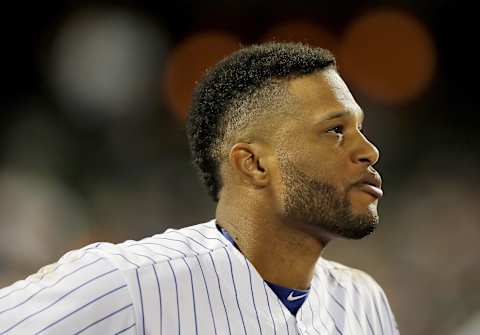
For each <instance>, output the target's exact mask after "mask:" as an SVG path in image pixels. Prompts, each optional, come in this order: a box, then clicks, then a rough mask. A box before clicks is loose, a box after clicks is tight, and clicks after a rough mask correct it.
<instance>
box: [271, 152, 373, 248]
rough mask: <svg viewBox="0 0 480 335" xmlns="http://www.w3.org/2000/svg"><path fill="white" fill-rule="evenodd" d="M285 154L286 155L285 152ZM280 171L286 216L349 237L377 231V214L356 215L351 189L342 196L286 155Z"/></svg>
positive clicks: (336, 234) (360, 236) (313, 228)
mask: <svg viewBox="0 0 480 335" xmlns="http://www.w3.org/2000/svg"><path fill="white" fill-rule="evenodd" d="M282 156H283V155H282ZM282 156H281V157H280V172H281V176H282V181H283V184H284V187H285V194H284V198H283V209H284V215H285V216H286V218H287V220H289V221H293V222H299V223H301V224H303V225H305V226H306V227H308V228H309V229H310V230H312V231H325V232H327V233H329V234H333V235H335V236H338V237H343V238H347V239H361V238H363V237H365V236H367V235H370V234H372V233H374V231H375V228H376V226H377V223H378V221H379V218H378V215H377V213H373V212H372V211H370V210H369V211H368V213H366V214H354V213H353V211H352V205H351V202H350V201H349V199H348V198H347V196H346V195H347V192H348V190H349V189H347V190H346V191H345V193H344V194H343V195H342V194H341V193H340V192H339V191H338V190H337V188H336V187H335V186H334V185H332V184H329V183H328V182H325V181H322V180H318V179H314V178H312V177H309V176H307V175H306V174H304V173H303V172H301V171H300V170H298V169H297V168H296V167H295V165H294V164H293V163H292V162H291V161H290V160H288V159H287V158H285V157H282Z"/></svg>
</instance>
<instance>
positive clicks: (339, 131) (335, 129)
mask: <svg viewBox="0 0 480 335" xmlns="http://www.w3.org/2000/svg"><path fill="white" fill-rule="evenodd" d="M328 132H329V133H330V132H334V133H336V134H343V126H342V125H340V126H335V127H333V128H330V129H329V130H328Z"/></svg>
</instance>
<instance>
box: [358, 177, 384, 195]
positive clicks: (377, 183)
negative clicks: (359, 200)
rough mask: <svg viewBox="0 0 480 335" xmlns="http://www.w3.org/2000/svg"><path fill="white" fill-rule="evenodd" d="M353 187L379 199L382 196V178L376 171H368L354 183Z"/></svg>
mask: <svg viewBox="0 0 480 335" xmlns="http://www.w3.org/2000/svg"><path fill="white" fill-rule="evenodd" d="M354 186H355V187H357V188H359V189H360V190H362V191H364V192H366V193H368V194H370V195H371V196H373V197H375V198H377V199H380V198H381V197H382V196H383V191H382V188H381V187H382V179H381V178H380V175H379V174H378V173H373V174H372V173H369V174H367V175H365V176H364V177H362V178H361V179H360V180H359V181H358V182H356V183H355V185H354Z"/></svg>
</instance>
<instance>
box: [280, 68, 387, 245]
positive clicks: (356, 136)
mask: <svg viewBox="0 0 480 335" xmlns="http://www.w3.org/2000/svg"><path fill="white" fill-rule="evenodd" d="M288 85H289V92H290V93H291V94H292V95H293V97H294V99H295V102H294V107H293V110H292V111H291V113H287V114H288V115H287V116H286V118H285V122H283V124H282V126H281V127H280V129H279V131H278V133H277V136H276V140H275V141H276V145H275V151H276V156H277V163H278V165H277V166H278V170H277V172H278V174H277V175H276V176H277V178H276V183H275V187H276V188H277V190H278V192H277V194H278V195H279V198H278V201H279V204H280V209H281V213H282V215H283V216H284V217H285V218H286V219H287V222H291V223H292V224H300V225H302V226H304V227H306V228H307V229H308V230H310V231H313V232H318V234H319V235H323V236H327V237H334V236H337V237H345V238H353V239H359V238H362V237H364V236H366V235H368V234H370V233H372V232H373V231H374V230H375V227H376V224H377V223H378V214H377V203H378V199H379V198H380V197H381V190H380V185H379V176H378V174H377V172H376V171H375V170H374V169H373V167H372V166H373V165H374V164H375V163H376V162H377V160H378V158H379V153H378V150H377V149H376V148H375V146H373V145H372V144H371V143H370V142H369V141H368V140H367V139H366V138H365V136H364V135H363V133H362V132H361V128H362V122H363V112H362V110H361V109H360V107H359V106H358V104H357V103H356V102H355V100H354V98H353V97H352V95H351V93H350V91H349V90H348V88H347V86H346V85H345V83H344V82H343V80H342V79H341V78H340V76H339V75H338V73H337V72H336V71H335V70H333V69H328V70H324V71H320V72H318V73H315V74H311V75H308V76H304V77H301V78H297V79H294V80H291V81H290V82H289V83H288ZM373 185H376V186H373Z"/></svg>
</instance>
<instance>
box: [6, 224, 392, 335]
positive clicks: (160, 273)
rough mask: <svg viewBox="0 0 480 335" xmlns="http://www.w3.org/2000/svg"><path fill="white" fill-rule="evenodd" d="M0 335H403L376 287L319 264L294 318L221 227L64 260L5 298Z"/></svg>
mask: <svg viewBox="0 0 480 335" xmlns="http://www.w3.org/2000/svg"><path fill="white" fill-rule="evenodd" d="M4 334H10V335H12V334H22V335H27V334H37V335H38V334H42V335H47V334H125V335H126V334H141V335H146V334H165V335H172V334H182V335H190V334H209V335H210V334H215V335H226V334H235V335H237V334H239V335H240V334H244V335H247V334H248V335H256V334H262V335H263V334H265V335H267V334H268V335H270V334H278V335H286V334H288V335H293V334H304V335H320V334H321V335H324V334H325V335H327V334H341V335H346V334H352V335H362V334H365V335H371V334H375V335H391V334H399V332H398V329H397V326H396V323H395V319H394V316H393V314H392V311H391V309H390V307H389V304H388V301H387V299H386V297H385V294H384V292H383V290H382V289H381V288H380V286H379V285H378V284H377V283H376V282H375V281H374V280H373V279H372V278H371V277H370V276H369V275H367V274H365V273H364V272H362V271H359V270H355V269H352V268H349V267H346V266H343V265H340V264H338V263H335V262H332V261H327V260H325V259H324V258H322V257H320V258H319V260H318V262H317V264H316V269H315V276H314V278H313V281H312V283H311V291H310V294H309V296H308V298H307V300H306V301H305V303H304V304H303V305H302V307H301V308H300V310H299V311H298V313H297V315H296V316H294V315H292V314H291V313H290V312H289V310H288V309H287V308H286V307H285V306H284V305H283V304H282V303H281V301H280V300H279V299H278V298H277V296H276V295H275V293H274V292H273V291H272V290H271V289H270V288H269V286H268V285H266V284H265V282H264V280H263V279H262V277H261V276H260V274H259V273H258V272H257V271H256V270H255V268H254V267H253V265H252V264H251V263H250V262H249V261H248V260H247V259H246V258H245V257H244V256H243V255H242V254H241V253H240V252H239V251H238V250H237V249H236V248H235V247H234V246H233V245H232V244H231V243H229V242H228V240H226V239H225V237H224V236H223V235H222V234H221V233H220V232H219V231H218V230H217V229H216V227H215V220H212V221H210V222H208V223H204V224H199V225H196V226H192V227H187V228H183V229H180V230H173V229H169V230H167V231H166V232H165V233H163V234H159V235H154V236H152V237H149V238H146V239H143V240H141V241H126V242H124V243H121V244H116V245H114V244H110V243H97V244H92V245H89V246H87V247H84V248H82V249H79V250H75V251H71V252H69V253H67V254H65V255H64V256H63V257H62V258H61V259H60V260H59V261H58V262H57V263H55V264H52V265H49V266H46V267H44V268H42V269H40V271H39V272H38V273H36V274H34V275H32V276H30V277H28V278H27V279H26V280H22V281H19V282H16V283H15V284H13V285H11V286H9V287H7V288H4V289H2V290H0V335H4Z"/></svg>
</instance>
